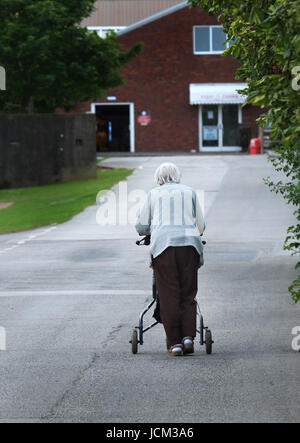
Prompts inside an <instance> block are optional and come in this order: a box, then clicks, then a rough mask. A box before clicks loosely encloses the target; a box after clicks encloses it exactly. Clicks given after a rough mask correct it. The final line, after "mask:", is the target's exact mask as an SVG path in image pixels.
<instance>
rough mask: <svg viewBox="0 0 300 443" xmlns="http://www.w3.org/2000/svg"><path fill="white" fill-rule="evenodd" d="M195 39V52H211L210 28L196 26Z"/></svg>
mask: <svg viewBox="0 0 300 443" xmlns="http://www.w3.org/2000/svg"><path fill="white" fill-rule="evenodd" d="M194 39H195V52H209V51H210V38H209V26H196V27H195V33H194Z"/></svg>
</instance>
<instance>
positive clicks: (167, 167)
mask: <svg viewBox="0 0 300 443" xmlns="http://www.w3.org/2000/svg"><path fill="white" fill-rule="evenodd" d="M180 180H181V173H180V170H179V168H178V167H177V166H176V165H174V163H163V164H162V165H160V166H159V167H158V168H157V170H156V172H155V175H154V181H155V183H156V184H157V185H159V186H161V185H164V184H166V183H180Z"/></svg>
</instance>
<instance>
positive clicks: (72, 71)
mask: <svg viewBox="0 0 300 443" xmlns="http://www.w3.org/2000/svg"><path fill="white" fill-rule="evenodd" d="M94 3H95V0H0V65H1V66H3V67H4V68H5V69H6V73H7V91H6V92H1V95H0V111H2V112H33V111H38V112H53V111H54V110H55V109H56V108H57V107H66V108H70V107H72V106H73V105H74V104H75V103H76V102H79V101H83V100H86V99H89V98H93V97H100V96H102V95H103V93H104V91H105V90H107V89H108V88H110V87H116V86H119V85H120V84H121V83H122V79H121V76H120V74H119V71H118V69H119V68H120V67H121V66H123V65H124V64H125V63H126V62H128V61H129V60H130V59H131V58H132V57H134V56H135V55H137V54H138V53H139V52H140V50H141V45H140V44H137V45H135V46H134V47H132V48H131V49H130V50H129V51H122V49H121V48H120V47H119V44H118V42H117V39H116V36H115V35H113V34H111V35H110V36H109V37H108V38H107V39H101V38H100V37H99V36H98V35H97V33H96V32H90V31H88V30H87V29H86V28H83V27H81V26H80V23H81V22H82V20H83V19H84V18H85V17H87V16H89V15H90V13H91V12H92V10H93V7H94Z"/></svg>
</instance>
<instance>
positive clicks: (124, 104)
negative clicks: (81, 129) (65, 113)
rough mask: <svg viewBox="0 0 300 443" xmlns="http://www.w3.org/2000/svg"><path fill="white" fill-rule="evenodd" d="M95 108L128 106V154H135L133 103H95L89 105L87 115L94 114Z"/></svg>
mask: <svg viewBox="0 0 300 443" xmlns="http://www.w3.org/2000/svg"><path fill="white" fill-rule="evenodd" d="M97 106H128V107H129V127H130V152H131V153H134V152H135V107H134V103H131V102H120V103H119V102H115V103H114V102H109V103H107V102H105V103H102V102H97V103H91V109H90V111H89V112H87V114H95V115H96V110H97Z"/></svg>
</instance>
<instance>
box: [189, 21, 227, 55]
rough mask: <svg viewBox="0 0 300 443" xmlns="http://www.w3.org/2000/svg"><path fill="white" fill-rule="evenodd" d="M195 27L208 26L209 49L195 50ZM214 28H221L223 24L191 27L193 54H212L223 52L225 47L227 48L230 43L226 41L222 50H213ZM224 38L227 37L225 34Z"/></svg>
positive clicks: (205, 26) (202, 26)
mask: <svg viewBox="0 0 300 443" xmlns="http://www.w3.org/2000/svg"><path fill="white" fill-rule="evenodd" d="M197 28H209V46H210V51H203V52H202V51H196V29H197ZM214 28H222V29H223V26H220V25H195V26H194V27H193V50H194V54H195V55H212V54H223V52H224V51H225V49H227V48H229V46H230V43H229V42H226V47H225V48H224V51H213V29H214ZM225 35H226V38H228V37H227V34H225Z"/></svg>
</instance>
